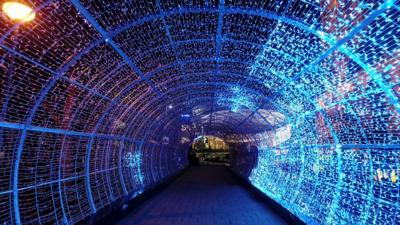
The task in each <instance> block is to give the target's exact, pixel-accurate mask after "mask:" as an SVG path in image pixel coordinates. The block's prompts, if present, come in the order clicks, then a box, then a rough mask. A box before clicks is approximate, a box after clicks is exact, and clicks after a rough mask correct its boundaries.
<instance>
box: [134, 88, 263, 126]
mask: <svg viewBox="0 0 400 225" xmlns="http://www.w3.org/2000/svg"><path fill="white" fill-rule="evenodd" d="M194 86H199V87H202V86H225V87H234V86H235V84H233V83H222V82H213V83H202V82H198V83H191V84H187V85H181V86H178V87H175V88H171V89H169V90H168V91H167V92H164V93H163V94H162V96H160V97H157V98H154V99H152V101H150V102H148V103H146V104H145V105H143V106H142V108H141V110H143V111H146V109H147V108H148V107H152V106H153V103H157V102H158V101H159V100H160V99H162V98H163V97H164V96H167V95H168V94H170V93H172V92H175V91H177V90H180V89H185V88H188V87H194ZM248 90H252V89H250V88H249V89H248ZM254 93H256V94H257V92H256V91H254ZM135 120H136V117H134V118H132V119H130V121H135Z"/></svg>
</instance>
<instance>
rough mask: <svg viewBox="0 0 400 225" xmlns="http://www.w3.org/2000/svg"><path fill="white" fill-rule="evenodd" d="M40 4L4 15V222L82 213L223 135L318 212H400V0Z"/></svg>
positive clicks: (274, 193) (147, 181)
mask: <svg viewBox="0 0 400 225" xmlns="http://www.w3.org/2000/svg"><path fill="white" fill-rule="evenodd" d="M29 3H30V4H31V5H32V7H33V8H34V9H35V12H36V14H37V15H40V16H38V17H36V18H35V20H34V21H31V22H30V23H26V24H22V23H18V24H14V23H13V22H12V21H10V20H8V19H7V17H1V18H0V20H1V22H0V79H1V80H0V102H1V114H0V163H1V165H2V166H1V167H0V204H1V203H5V204H2V205H1V206H2V207H0V222H1V223H5V224H25V223H34V224H61V223H63V224H64V223H65V224H74V223H81V222H82V221H85V220H86V219H87V218H91V217H93V214H94V213H103V212H104V211H107V210H102V209H104V208H107V207H109V206H110V205H112V204H114V202H115V201H117V199H120V200H121V201H129V199H133V198H135V197H137V196H138V195H139V194H140V193H143V192H144V191H145V190H147V189H148V188H151V187H153V186H154V185H156V184H158V183H159V182H160V181H162V180H164V179H165V178H167V177H169V176H171V175H173V174H175V173H176V172H178V171H180V170H182V169H183V168H184V167H185V166H186V165H187V163H188V162H187V159H186V158H185V157H186V156H187V150H188V149H189V146H190V141H191V140H193V138H194V137H196V136H198V135H201V134H204V135H205V134H207V135H208V134H216V135H217V136H220V137H226V139H227V140H228V141H229V143H230V145H232V151H237V152H236V153H237V157H236V158H235V157H232V165H231V166H232V168H233V169H234V170H235V171H237V172H238V173H239V174H241V175H243V176H244V177H245V178H246V179H249V181H250V182H251V183H252V184H253V185H254V186H256V187H257V188H259V189H260V190H261V191H263V192H264V193H266V194H267V195H268V196H269V197H271V198H272V199H274V200H275V201H277V202H278V203H280V204H281V205H282V206H284V207H285V208H287V209H288V210H289V211H291V212H292V213H293V214H295V215H296V216H298V217H299V218H300V219H302V220H304V221H305V222H306V223H309V224H400V194H399V193H400V183H399V181H400V179H399V176H400V168H399V165H400V158H399V156H400V128H399V127H400V102H399V98H400V75H399V74H400V57H399V55H400V38H399V37H400V25H399V24H400V21H399V18H400V7H399V3H398V1H395V0H376V1H373V0H349V1H347V0H326V1H323V0H316V1H309V0H289V1H258V0H257V1H256V0H254V1H249V0H235V1H232V0H222V1H196V0H194V1H179V3H176V2H174V1H166V0H156V1H154V2H152V1H141V2H140V3H138V2H136V1H119V2H118V3H115V1H111V0H110V1H107V0H104V1H101V2H93V1H88V0H80V1H78V0H72V1H44V2H40V1H35V0H33V1H29ZM106 5H107V7H103V6H106ZM105 9H106V10H105ZM255 149H257V150H255ZM232 155H234V154H232ZM100 217H101V216H99V218H100Z"/></svg>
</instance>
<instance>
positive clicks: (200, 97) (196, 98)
mask: <svg viewBox="0 0 400 225" xmlns="http://www.w3.org/2000/svg"><path fill="white" fill-rule="evenodd" d="M207 93H212V92H207ZM182 97H184V96H182ZM194 99H195V100H204V99H205V100H209V99H212V97H207V96H206V97H204V96H198V97H194ZM178 105H185V103H184V102H181V103H179V104H178ZM190 107H191V106H186V107H185V106H183V107H180V108H178V109H179V110H175V111H174V113H172V116H169V117H172V118H175V117H178V118H179V116H180V115H179V113H181V112H184V111H186V109H188V108H190ZM221 108H223V107H221ZM158 109H160V110H158ZM162 109H163V107H161V106H159V107H158V108H154V110H153V111H152V112H150V115H149V116H148V118H147V120H144V121H142V122H141V123H140V125H139V128H140V129H138V130H146V129H144V128H148V129H149V130H150V128H151V126H152V125H153V123H160V122H162V120H161V121H160V120H157V119H155V118H152V115H154V114H156V115H158V116H161V117H164V116H165V115H164V114H163V113H162V112H160V111H162ZM177 112H178V114H177ZM207 112H208V113H209V112H210V111H207ZM157 113H158V114H157ZM238 114H241V113H238ZM241 115H242V116H243V117H245V115H243V114H241ZM158 116H156V117H157V118H158ZM167 118H168V117H167ZM150 120H152V121H153V123H151V125H150V126H146V124H148V121H150ZM131 121H134V119H132V120H131ZM235 121H236V122H237V121H238V120H235ZM131 124H134V122H132V123H131ZM221 124H224V123H221ZM232 125H233V123H232ZM129 127H131V125H130V126H129ZM126 130H127V131H128V130H131V129H126ZM230 130H231V131H234V130H233V129H230ZM137 132H138V131H137ZM128 136H137V133H136V134H129V135H128ZM141 139H142V140H145V139H144V138H143V137H142V138H141Z"/></svg>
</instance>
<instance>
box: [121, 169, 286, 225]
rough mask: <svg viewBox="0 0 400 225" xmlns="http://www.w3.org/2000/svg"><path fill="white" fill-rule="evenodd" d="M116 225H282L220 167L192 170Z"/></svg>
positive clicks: (276, 216) (281, 222)
mask: <svg viewBox="0 0 400 225" xmlns="http://www.w3.org/2000/svg"><path fill="white" fill-rule="evenodd" d="M119 224H121V225H127V224H132V225H133V224H135V225H150V224H152V225H228V224H232V225H236V224H238V225H267V224H273V225H280V224H286V222H285V221H284V220H283V219H282V218H280V217H279V215H277V214H275V213H274V212H273V211H271V209H270V208H268V206H266V205H265V204H264V203H263V202H260V200H258V199H257V198H256V197H255V196H254V195H253V194H251V193H250V192H249V191H247V190H246V189H244V188H243V186H241V185H240V184H239V183H238V181H237V179H236V178H235V177H233V175H232V174H231V173H230V172H229V170H228V168H226V167H224V166H198V167H192V168H190V169H189V170H188V171H186V172H185V173H184V174H183V175H182V176H181V177H179V178H178V179H177V180H175V181H174V182H173V183H172V184H170V185H169V186H167V187H166V188H165V189H163V190H162V191H161V192H160V193H159V194H157V195H156V196H154V197H152V198H151V199H149V200H147V201H146V202H145V203H143V205H141V206H139V207H138V208H137V209H135V210H134V211H133V212H132V213H130V214H129V215H128V216H127V217H126V218H124V219H123V220H122V221H121V222H120V223H119Z"/></svg>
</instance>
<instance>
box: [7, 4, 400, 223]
mask: <svg viewBox="0 0 400 225" xmlns="http://www.w3.org/2000/svg"><path fill="white" fill-rule="evenodd" d="M201 12H203V11H201ZM365 65H366V64H365ZM375 79H378V81H380V80H379V78H375ZM378 83H379V82H378ZM384 85H385V84H384V83H380V86H381V88H382V87H384ZM388 96H389V98H390V96H391V95H390V94H389V95H388ZM395 100H396V99H395ZM394 103H395V104H396V105H397V104H398V103H397V102H396V101H395V102H394ZM392 104H393V102H392ZM396 105H395V107H396ZM396 108H398V107H396ZM33 111H35V110H34V109H32V112H33ZM31 114H32V113H31ZM23 133H24V132H23ZM25 133H26V132H25ZM21 138H22V139H24V135H21ZM17 155H18V154H17ZM17 158H18V157H17ZM14 175H15V174H14ZM17 183H18V181H16V183H15V178H14V182H13V186H16V185H15V184H17ZM14 200H15V199H14ZM14 204H15V203H14ZM17 204H18V203H17ZM14 208H15V205H14ZM18 212H19V211H18ZM17 221H18V220H17Z"/></svg>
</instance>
